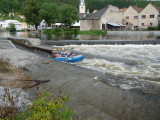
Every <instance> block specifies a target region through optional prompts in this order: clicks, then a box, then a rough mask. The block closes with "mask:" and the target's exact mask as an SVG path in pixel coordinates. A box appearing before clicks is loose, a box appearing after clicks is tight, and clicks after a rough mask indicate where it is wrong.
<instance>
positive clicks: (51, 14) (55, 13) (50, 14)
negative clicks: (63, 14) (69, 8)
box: [39, 3, 59, 25]
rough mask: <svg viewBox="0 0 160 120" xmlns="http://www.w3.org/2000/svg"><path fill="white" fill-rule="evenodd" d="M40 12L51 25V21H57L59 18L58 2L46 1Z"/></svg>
mask: <svg viewBox="0 0 160 120" xmlns="http://www.w3.org/2000/svg"><path fill="white" fill-rule="evenodd" d="M39 14H40V16H41V18H42V19H44V20H45V21H46V23H47V24H48V25H51V23H56V22H57V20H58V19H59V9H58V7H57V4H56V3H44V4H43V5H42V8H41V9H40V11H39Z"/></svg>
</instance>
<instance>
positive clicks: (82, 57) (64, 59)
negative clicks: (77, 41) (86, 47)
mask: <svg viewBox="0 0 160 120" xmlns="http://www.w3.org/2000/svg"><path fill="white" fill-rule="evenodd" d="M83 59H84V56H83V55H77V56H74V57H67V58H65V57H56V58H53V60H58V61H66V62H78V61H81V60H83Z"/></svg>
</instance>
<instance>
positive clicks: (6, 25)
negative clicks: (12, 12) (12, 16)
mask: <svg viewBox="0 0 160 120" xmlns="http://www.w3.org/2000/svg"><path fill="white" fill-rule="evenodd" d="M11 24H14V25H15V28H16V30H17V31H18V30H22V24H21V23H20V22H19V21H17V20H6V21H1V22H0V26H1V28H3V29H5V28H9V27H10V25H11Z"/></svg>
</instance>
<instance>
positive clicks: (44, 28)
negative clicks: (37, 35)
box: [39, 20, 63, 30]
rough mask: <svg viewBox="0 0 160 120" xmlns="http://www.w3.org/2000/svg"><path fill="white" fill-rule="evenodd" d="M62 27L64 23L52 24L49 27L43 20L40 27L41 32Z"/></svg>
mask: <svg viewBox="0 0 160 120" xmlns="http://www.w3.org/2000/svg"><path fill="white" fill-rule="evenodd" d="M62 25H63V24H62V23H55V24H51V26H48V24H47V23H46V22H45V20H42V21H41V23H40V26H39V30H46V29H54V28H56V27H61V26H62Z"/></svg>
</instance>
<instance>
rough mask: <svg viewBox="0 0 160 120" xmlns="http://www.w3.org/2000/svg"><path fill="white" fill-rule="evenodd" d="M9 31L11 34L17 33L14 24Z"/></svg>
mask: <svg viewBox="0 0 160 120" xmlns="http://www.w3.org/2000/svg"><path fill="white" fill-rule="evenodd" d="M9 31H10V32H15V31H16V28H15V25H14V24H13V23H11V24H10V28H9Z"/></svg>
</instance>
